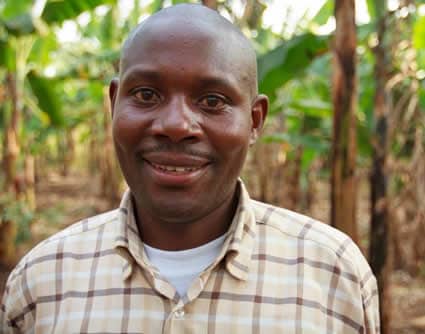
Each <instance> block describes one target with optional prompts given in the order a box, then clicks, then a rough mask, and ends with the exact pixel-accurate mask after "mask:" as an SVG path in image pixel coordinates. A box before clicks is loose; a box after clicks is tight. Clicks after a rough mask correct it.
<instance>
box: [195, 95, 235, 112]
mask: <svg viewBox="0 0 425 334" xmlns="http://www.w3.org/2000/svg"><path fill="white" fill-rule="evenodd" d="M198 104H199V106H200V107H201V108H204V109H211V110H217V109H222V108H224V107H226V105H228V101H227V99H226V98H225V97H224V96H221V95H218V94H208V95H205V96H203V97H202V98H200V99H199V101H198Z"/></svg>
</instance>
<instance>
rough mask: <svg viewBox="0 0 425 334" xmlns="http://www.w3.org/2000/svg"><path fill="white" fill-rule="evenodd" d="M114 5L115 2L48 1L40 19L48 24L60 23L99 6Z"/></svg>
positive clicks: (96, 0) (113, 0) (102, 0)
mask: <svg viewBox="0 0 425 334" xmlns="http://www.w3.org/2000/svg"><path fill="white" fill-rule="evenodd" d="M115 3H116V0H50V1H48V2H47V3H46V6H45V7H44V11H43V13H42V14H41V18H42V19H43V20H44V21H45V22H47V23H48V24H52V23H62V22H63V21H65V20H69V19H72V18H75V17H77V16H78V15H80V14H81V13H83V12H85V11H88V10H92V9H94V8H96V7H97V6H99V5H105V4H115Z"/></svg>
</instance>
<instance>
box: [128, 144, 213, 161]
mask: <svg viewBox="0 0 425 334" xmlns="http://www.w3.org/2000/svg"><path fill="white" fill-rule="evenodd" d="M148 153H164V154H167V153H175V154H184V155H189V156H192V157H198V158H202V159H207V160H210V161H214V160H215V158H214V156H213V155H212V154H211V153H209V152H206V151H204V150H200V149H197V148H194V147H190V146H189V145H187V144H174V143H160V144H156V145H153V146H149V147H144V148H142V149H140V150H138V151H137V152H136V158H137V160H139V161H142V160H143V155H145V154H148Z"/></svg>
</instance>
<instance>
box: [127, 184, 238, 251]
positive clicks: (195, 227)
mask: <svg viewBox="0 0 425 334" xmlns="http://www.w3.org/2000/svg"><path fill="white" fill-rule="evenodd" d="M238 201H239V192H238V191H235V192H233V194H231V196H230V197H229V198H226V199H225V200H224V201H223V202H222V203H221V205H220V206H218V207H217V208H215V209H214V210H212V211H211V212H210V213H208V214H207V215H206V216H204V217H202V218H200V219H196V220H194V221H190V222H168V221H165V220H163V219H161V218H159V217H157V216H153V215H148V214H146V212H144V210H143V207H142V206H140V205H139V204H138V203H137V200H135V199H134V198H133V205H134V207H135V210H134V212H135V214H136V222H137V227H138V229H139V234H140V237H141V239H142V240H143V242H145V243H146V244H148V245H149V246H151V247H154V248H158V249H162V250H170V251H177V250H185V249H190V248H195V247H199V246H201V245H203V244H206V243H208V242H210V241H212V240H214V239H217V238H218V237H220V236H222V235H223V234H225V233H226V232H227V230H228V229H229V226H230V224H231V222H232V219H233V216H234V214H235V211H236V208H237V205H238Z"/></svg>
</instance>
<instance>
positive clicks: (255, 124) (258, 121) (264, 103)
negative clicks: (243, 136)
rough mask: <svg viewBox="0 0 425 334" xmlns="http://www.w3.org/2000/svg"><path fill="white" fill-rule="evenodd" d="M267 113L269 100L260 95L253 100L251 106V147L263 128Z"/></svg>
mask: <svg viewBox="0 0 425 334" xmlns="http://www.w3.org/2000/svg"><path fill="white" fill-rule="evenodd" d="M268 111H269V99H268V97H267V96H266V95H263V94H260V95H257V97H256V98H255V99H254V102H253V103H252V106H251V117H252V129H251V138H250V140H249V145H253V144H254V143H255V142H256V141H257V138H258V137H259V135H260V133H261V130H262V129H263V126H264V121H265V119H266V116H267V112H268Z"/></svg>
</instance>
